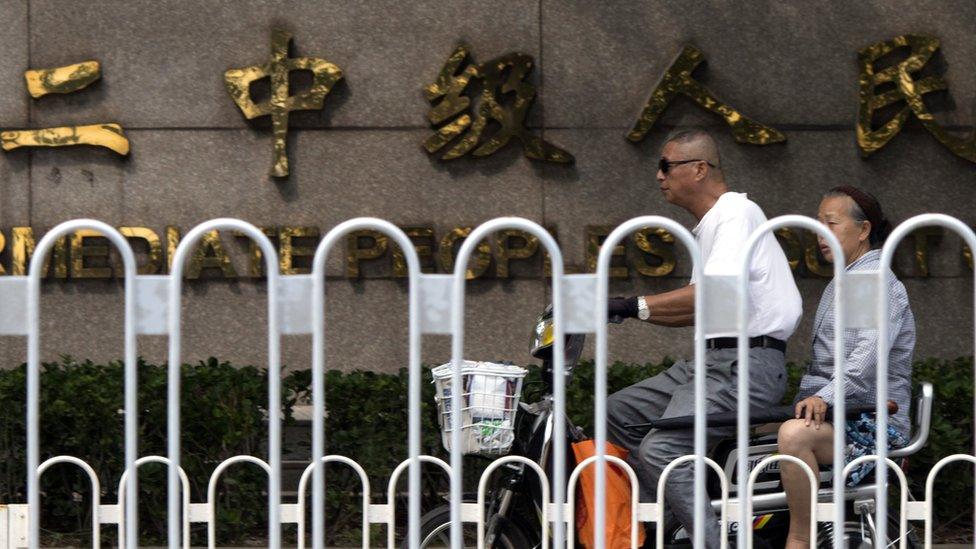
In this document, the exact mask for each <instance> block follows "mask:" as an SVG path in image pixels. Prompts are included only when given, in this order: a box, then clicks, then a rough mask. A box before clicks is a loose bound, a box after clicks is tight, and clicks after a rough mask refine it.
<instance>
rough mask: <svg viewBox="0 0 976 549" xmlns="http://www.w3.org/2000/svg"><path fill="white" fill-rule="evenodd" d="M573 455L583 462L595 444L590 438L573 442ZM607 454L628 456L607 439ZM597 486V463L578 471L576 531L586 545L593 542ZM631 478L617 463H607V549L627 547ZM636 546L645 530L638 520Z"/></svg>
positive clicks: (640, 543)
mask: <svg viewBox="0 0 976 549" xmlns="http://www.w3.org/2000/svg"><path fill="white" fill-rule="evenodd" d="M573 454H575V455H576V463H577V464H579V463H582V462H583V460H585V459H586V458H588V457H592V456H595V455H596V444H594V442H593V439H587V440H582V441H580V442H574V443H573ZM606 455H608V456H615V457H618V458H620V459H627V455H628V452H627V450H624V449H623V448H621V447H619V446H617V445H615V444H612V443H610V442H607V450H606ZM595 487H596V465H595V464H591V465H590V466H589V467H587V468H586V469H583V471H582V472H581V473H580V476H579V485H578V486H577V487H576V497H577V499H576V530H577V532H578V533H579V542H580V543H582V544H583V545H584V546H586V547H593V546H594V545H595V543H594V538H593V527H594V525H595V523H596V520H595V517H596V500H595V499H594V498H593V490H594V488H595ZM630 499H631V491H630V477H628V476H627V473H625V472H624V471H623V470H621V469H620V468H619V467H618V466H617V465H616V464H613V463H607V493H606V501H607V506H606V509H607V518H606V521H605V523H604V524H605V525H606V530H607V534H606V535H607V537H606V539H607V543H606V548H607V549H629V548H630V518H631V508H630ZM637 529H638V532H637V546H638V547H640V546H641V545H642V544H643V543H644V529H643V528H641V526H640V523H637Z"/></svg>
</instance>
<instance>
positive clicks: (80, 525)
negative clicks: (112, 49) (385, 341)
mask: <svg viewBox="0 0 976 549" xmlns="http://www.w3.org/2000/svg"><path fill="white" fill-rule="evenodd" d="M670 364H671V361H670V360H665V361H664V362H663V363H661V364H646V365H635V364H623V363H617V364H615V365H614V366H613V367H611V368H610V369H609V372H608V380H607V381H608V387H609V389H610V391H614V390H617V389H620V388H623V387H625V386H627V385H629V384H631V383H634V382H636V381H639V380H641V379H644V378H646V377H649V376H651V375H654V374H655V373H658V372H660V371H662V370H663V369H664V368H666V367H667V366H669V365H670ZM182 372H183V373H182V400H181V409H182V412H181V413H182V431H183V438H182V445H183V454H182V464H183V467H184V468H185V469H186V472H187V474H188V476H189V479H190V484H191V494H192V500H193V501H202V500H204V499H205V496H206V488H207V481H208V480H209V478H210V474H211V472H212V471H213V468H214V467H215V466H216V465H217V464H218V463H219V462H220V461H222V460H224V459H226V458H228V457H230V456H233V455H238V454H251V455H256V456H259V457H264V456H265V455H266V449H265V441H266V438H267V431H266V425H265V423H264V417H265V415H266V410H265V407H266V404H267V372H266V371H265V370H261V369H258V368H255V367H252V366H244V367H235V366H231V365H230V364H228V363H226V362H220V361H218V360H217V359H213V358H211V359H210V360H208V361H205V362H200V363H197V364H192V365H190V364H185V365H183V369H182ZM801 374H802V368H800V367H797V366H796V365H790V381H791V390H790V392H789V393H788V395H787V397H786V400H789V399H791V398H792V395H793V393H794V392H795V388H796V385H797V383H798V380H799V376H800V375H801ZM428 375H429V374H428ZM915 379H916V382H921V381H931V382H933V384H934V385H935V410H934V414H933V425H932V436H931V438H930V440H929V443H928V445H927V446H926V448H925V449H924V450H923V451H922V452H920V453H919V454H917V455H916V456H913V457H912V460H911V461H912V462H911V464H910V467H909V478H910V481H911V484H912V492H913V493H915V494H918V495H921V494H923V493H924V482H925V477H924V475H925V474H926V473H927V472H928V471H929V470H930V469H931V467H932V465H933V464H934V463H935V462H936V461H937V460H938V459H939V458H941V457H944V456H947V455H950V454H953V453H972V449H973V423H972V421H971V420H970V417H971V413H972V409H973V404H972V402H973V400H972V399H973V359H972V358H971V357H970V358H960V359H956V360H948V361H947V360H926V361H921V362H917V363H916V364H915ZM425 381H426V380H425ZM407 383H408V376H407V373H406V371H405V370H401V371H400V372H399V373H397V374H378V373H373V372H348V373H341V372H327V374H326V382H325V384H326V406H327V409H328V417H327V419H326V446H327V448H326V451H327V453H329V454H340V455H345V456H348V457H350V458H352V459H354V460H356V461H357V462H359V463H360V464H361V465H362V466H363V467H364V468H365V469H366V471H367V472H368V473H369V474H370V481H371V483H372V491H373V492H374V494H376V495H378V497H380V498H382V499H385V495H383V494H385V488H386V484H387V480H388V476H389V473H390V471H391V470H392V469H393V468H394V467H395V466H396V465H397V464H398V463H400V461H401V460H402V459H403V458H404V456H406V454H407V447H406V418H407ZM310 384H311V375H310V372H309V371H308V370H301V371H295V372H292V373H289V374H288V375H286V376H285V377H284V378H283V384H282V402H283V404H284V418H285V422H286V425H287V424H288V422H291V421H292V413H291V412H292V407H293V406H294V404H295V403H296V402H300V401H305V400H308V399H309V397H310ZM122 385H123V383H122V365H121V363H119V362H112V363H109V364H93V363H92V362H88V361H86V362H78V361H74V360H72V359H70V358H65V359H63V360H62V361H61V362H59V363H53V364H45V365H43V369H42V374H41V398H42V402H43V405H42V407H41V451H42V454H43V455H42V459H46V458H47V457H50V455H53V454H52V453H51V452H52V451H54V450H56V452H57V453H58V454H69V455H74V456H77V457H80V458H82V459H84V460H85V461H87V462H88V463H90V464H91V465H92V466H93V467H94V468H95V470H96V471H97V472H98V474H99V475H100V480H101V484H102V498H103V501H107V502H114V501H116V484H117V482H118V478H119V475H120V473H121V471H122V468H123V439H122V415H121V413H120V412H121V408H122V395H123V387H122ZM25 386H26V384H25V369H24V367H23V366H21V367H19V368H15V369H11V370H2V371H0V402H4V403H5V405H4V406H3V407H0V468H2V470H0V501H3V502H22V501H24V500H25V489H24V478H25V473H24V470H25V469H24V463H25V456H24V442H25V437H26V435H25V429H24V410H25V405H24V396H25ZM540 388H541V381H540V379H539V371H538V369H537V368H532V369H531V370H530V374H529V376H528V377H527V378H526V386H525V399H526V400H527V401H532V399H533V398H534V395H537V394H538V392H539V390H540ZM165 394H166V367H165V365H156V364H149V363H146V362H144V361H140V364H139V408H140V441H139V442H140V448H139V452H140V455H149V454H159V455H165V453H166V452H165V432H166V419H165V417H166V403H165ZM592 394H593V364H592V363H591V362H590V363H583V364H581V365H579V366H578V367H577V369H576V371H575V372H574V376H573V379H572V381H571V383H570V384H569V385H568V387H567V402H568V405H569V414H570V417H571V418H572V420H573V421H574V422H575V423H577V424H579V425H581V426H583V427H584V428H585V429H586V430H587V432H592V413H593V407H592ZM422 402H423V415H422V417H423V427H422V428H423V441H422V444H423V448H422V450H423V452H424V453H427V454H432V455H438V456H441V457H446V456H445V454H444V451H443V449H442V448H441V443H440V433H439V430H438V428H437V423H436V410H435V407H434V404H433V387H432V385H431V384H430V383H427V382H425V383H423V396H422ZM286 450H297V451H299V452H300V453H301V452H303V455H307V452H308V450H307V448H286ZM470 464H471V465H470V466H467V467H466V471H467V474H466V475H465V476H466V479H467V484H468V486H469V487H473V486H475V483H474V482H475V479H476V478H477V476H478V474H479V473H480V470H481V468H482V467H483V465H484V462H483V461H479V460H472V461H471V462H470ZM954 468H956V471H958V473H964V474H953V471H952V470H951V469H950V471H947V472H946V473H947V474H945V475H943V476H942V477H941V480H940V481H939V484H938V488H939V489H938V491H937V492H936V500H937V501H936V505H935V509H936V513H937V515H938V517H939V520H942V521H950V520H953V519H958V518H959V517H960V516H962V517H963V518H962V520H963V521H965V520H968V517H969V516H970V515H966V514H965V513H966V512H967V511H970V512H971V502H972V498H971V497H970V496H969V494H971V493H972V483H973V479H972V474H971V472H970V470H969V469H968V468H966V469H965V470H964V466H954ZM405 477H406V475H404V478H403V479H402V481H403V482H405V481H406V478H405ZM266 484H267V483H266V479H265V477H264V474H263V473H262V472H260V471H258V470H256V468H254V467H248V466H241V467H237V468H234V469H232V470H230V471H228V473H227V474H226V476H225V477H224V481H223V482H222V483H221V490H220V493H219V497H220V504H219V507H218V509H219V516H218V525H219V531H218V536H219V540H220V543H222V544H228V543H231V544H232V543H245V542H247V541H248V540H252V539H258V538H261V537H262V536H263V534H264V532H265V528H266V526H265V518H264V517H265V512H266V497H267V493H266ZM328 484H329V490H328V496H327V497H328V500H327V524H328V525H329V526H328V530H329V532H328V536H327V537H328V539H327V543H328V544H330V545H335V544H348V543H350V542H351V543H353V544H356V543H357V541H356V540H358V536H359V529H358V525H359V524H360V516H359V515H358V512H350V509H357V508H358V504H357V503H356V499H355V498H356V497H357V496H358V494H357V493H358V491H359V481H358V477H356V476H355V475H353V474H352V473H351V472H350V471H349V470H348V469H346V468H341V467H335V468H334V469H333V468H330V469H329V472H328ZM164 486H165V469H164V467H162V466H157V465H153V466H149V465H147V466H146V467H144V468H143V469H141V470H140V492H141V496H140V497H141V506H142V511H141V516H140V519H141V528H140V529H141V531H142V536H143V540H145V541H146V542H147V543H148V542H154V541H158V540H159V537H160V534H161V533H162V532H164V531H165V518H164V513H163V509H164V508H165V489H164ZM445 487H446V483H445V479H444V477H443V476H442V475H439V474H437V472H436V471H433V470H427V471H425V477H424V497H425V500H426V503H427V504H432V503H433V502H434V501H436V500H438V499H439V498H440V497H442V494H443V492H444V490H445ZM41 488H42V490H43V495H44V504H43V512H44V518H43V527H44V529H45V531H46V532H47V533H46V534H45V535H46V536H50V535H52V534H51V533H52V532H60V533H62V534H65V533H67V534H69V535H68V539H70V538H71V536H74V537H76V538H77V537H78V536H84V535H85V532H86V531H87V530H86V529H87V528H88V526H87V525H88V524H90V522H89V520H90V504H88V502H89V501H90V499H89V498H90V494H89V489H88V485H87V480H86V479H85V478H84V477H82V476H81V475H80V474H78V473H77V470H76V468H72V467H71V466H61V467H55V468H53V469H51V470H50V471H49V472H47V473H45V475H44V479H43V482H42V486H41ZM285 488H286V489H293V488H292V487H290V486H286V487H285ZM79 501H81V502H84V503H78V502H79ZM960 502H963V503H960ZM967 506H968V507H967ZM400 508H401V509H404V506H402V505H401V506H400ZM286 534H289V535H293V531H291V530H289V529H286ZM203 535H204V531H203V530H202V529H200V528H196V527H195V529H194V533H193V537H194V543H195V544H196V543H202V542H203V541H204V539H205V538H204V537H203ZM113 536H114V531H106V532H105V537H106V539H111V538H112V537H113ZM45 539H50V538H49V537H46V538H45ZM80 539H82V540H83V539H84V538H83V537H81V538H80Z"/></svg>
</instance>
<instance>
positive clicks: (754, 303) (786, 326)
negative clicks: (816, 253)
mask: <svg viewBox="0 0 976 549" xmlns="http://www.w3.org/2000/svg"><path fill="white" fill-rule="evenodd" d="M657 181H658V183H659V185H660V188H661V192H662V193H663V194H664V198H665V199H666V200H667V201H668V202H670V203H671V204H674V205H676V206H679V207H681V208H683V209H685V210H687V211H688V212H689V213H690V214H691V215H693V216H695V219H696V220H698V225H697V226H696V227H695V229H694V231H693V232H694V234H695V239H696V241H697V242H698V245H699V247H700V248H701V259H702V265H703V267H704V273H705V274H706V275H738V274H739V264H740V261H741V257H742V254H743V253H745V245H746V242H747V241H748V239H749V235H750V234H752V232H753V231H755V230H756V228H757V227H759V225H761V224H762V223H763V222H765V221H766V216H765V215H764V214H763V212H762V210H761V209H760V208H759V206H757V205H756V204H755V203H754V202H752V201H751V200H749V199H748V198H747V197H746V195H745V194H742V193H735V192H731V191H729V189H728V186H727V184H726V182H725V176H724V174H723V172H722V163H721V159H720V157H719V152H718V147H717V146H716V144H715V141H714V139H712V137H711V136H710V135H708V134H707V133H706V132H704V131H701V130H684V131H678V132H676V133H674V134H672V135H671V136H669V137H668V139H667V142H666V143H665V145H664V148H663V149H662V151H661V160H660V163H659V164H658V171H657ZM695 283H696V280H695V279H694V278H692V280H691V283H690V284H689V285H688V286H686V287H683V288H680V289H677V290H673V291H670V292H664V293H660V294H656V295H646V296H636V297H632V298H613V299H611V300H610V303H609V313H610V316H611V318H613V317H618V318H637V319H640V320H642V321H644V322H649V323H651V324H657V325H660V326H669V327H672V326H691V325H693V324H694V323H695V321H696V319H695V314H694V312H695V291H694V284H695ZM801 312H802V311H801V301H800V293H799V291H798V290H797V288H796V284H795V283H794V281H793V274H792V273H791V272H790V267H789V264H788V263H787V260H786V256H785V254H784V253H783V250H782V248H781V247H780V245H779V243H778V242H777V241H776V238H775V236H773V235H772V234H767V235H766V236H765V237H764V238H763V239H762V240H761V241H760V242H759V244H758V245H757V246H756V248H755V250H754V252H753V255H752V260H751V263H750V267H749V325H748V331H749V338H750V340H749V347H750V349H749V361H750V387H751V394H750V395H749V400H750V402H751V404H752V406H754V407H768V406H772V405H775V404H778V403H779V402H780V400H781V399H782V397H783V393H784V391H785V389H786V364H785V354H784V353H785V351H786V340H787V339H788V338H789V337H790V336H791V335H792V334H793V331H794V330H795V329H796V326H797V323H798V321H799V318H800V314H801ZM730 313H732V312H731V311H730ZM698 320H700V319H698ZM736 336H737V334H736V333H734V332H727V333H725V332H723V333H706V334H705V338H706V342H705V346H706V352H705V364H706V375H707V378H708V379H707V389H706V398H707V403H706V406H707V410H708V412H709V413H714V412H726V411H731V410H735V409H736V399H737V398H738V394H737V391H736V387H737V385H736V384H737V380H736V374H737V368H736V356H737V349H736V346H737V339H736ZM694 368H695V363H694V361H693V360H682V361H679V362H676V363H675V364H674V365H673V366H672V367H671V368H669V369H668V370H667V371H665V372H663V373H661V374H659V375H656V376H654V377H652V378H650V379H646V380H644V381H642V382H640V383H636V384H634V385H631V386H630V387H627V388H626V389H623V390H621V391H618V392H616V393H614V394H613V395H611V396H610V397H609V399H608V402H607V418H608V431H609V435H610V441H611V442H613V443H614V444H617V445H618V446H621V447H623V448H626V449H627V450H628V451H629V452H630V457H629V460H630V463H631V465H633V466H634V468H635V470H636V471H637V474H638V477H639V478H640V481H641V500H642V501H651V500H654V499H655V495H656V490H657V481H658V478H659V477H660V475H661V471H662V470H663V469H664V467H665V466H667V465H668V463H670V462H671V461H672V460H674V459H675V458H678V457H680V456H683V455H687V454H691V453H693V452H694V436H693V433H692V432H691V431H690V430H668V431H662V430H651V431H650V432H649V433H642V432H639V431H637V432H635V431H634V430H631V429H628V428H627V426H628V425H631V424H636V423H646V422H648V421H651V420H654V419H658V418H668V417H677V416H687V415H692V414H694V410H695V395H694ZM732 432H734V430H732V429H729V428H724V429H709V430H708V436H709V438H710V440H711V439H714V438H716V437H719V436H728V435H729V434H731V433H732ZM666 497H667V502H668V505H667V506H668V508H669V509H670V510H671V512H673V513H674V516H675V518H677V519H678V520H679V521H680V522H681V524H683V525H684V526H685V528H687V529H688V530H689V532H693V528H694V527H695V525H694V524H693V519H694V480H693V472H692V466H691V464H687V466H682V467H679V468H677V469H675V470H674V472H673V473H672V474H671V475H669V480H668V483H667V492H666ZM704 527H705V536H706V540H707V544H708V547H716V548H717V547H719V541H720V536H719V525H718V519H717V517H716V516H715V513H714V512H713V511H712V510H711V507H710V506H709V507H708V509H707V510H706V524H705V525H704Z"/></svg>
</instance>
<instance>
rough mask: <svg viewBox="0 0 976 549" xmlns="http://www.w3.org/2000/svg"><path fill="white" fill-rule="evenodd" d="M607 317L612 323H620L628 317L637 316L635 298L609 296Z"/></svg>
mask: <svg viewBox="0 0 976 549" xmlns="http://www.w3.org/2000/svg"><path fill="white" fill-rule="evenodd" d="M607 317H608V318H609V320H610V322H612V323H614V324H620V323H621V322H623V321H624V320H626V319H628V318H637V298H636V297H611V298H610V302H609V304H608V305H607Z"/></svg>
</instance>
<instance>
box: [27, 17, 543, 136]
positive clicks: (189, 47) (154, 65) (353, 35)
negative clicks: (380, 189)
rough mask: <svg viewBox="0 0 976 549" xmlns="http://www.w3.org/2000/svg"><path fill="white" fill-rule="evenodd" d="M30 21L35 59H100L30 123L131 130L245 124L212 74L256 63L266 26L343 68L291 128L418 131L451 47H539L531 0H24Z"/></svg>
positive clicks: (490, 51) (266, 51)
mask: <svg viewBox="0 0 976 549" xmlns="http://www.w3.org/2000/svg"><path fill="white" fill-rule="evenodd" d="M31 24H32V37H33V40H32V59H31V61H32V63H34V64H35V65H38V66H54V65H62V64H67V63H73V62H76V61H78V60H80V59H88V58H94V59H100V60H102V62H103V75H104V77H103V79H102V82H101V83H99V84H98V86H97V89H93V90H89V91H86V92H83V93H79V94H75V95H72V96H65V97H62V98H56V99H52V101H50V102H49V103H50V104H49V105H45V108H44V109H39V110H38V113H37V119H38V120H39V121H42V122H44V123H51V122H53V121H55V120H62V121H63V120H69V121H72V122H75V121H84V120H96V121H97V120H102V119H118V120H119V121H120V122H122V124H123V125H126V126H132V127H139V128H157V127H184V128H185V127H192V128H212V127H232V128H240V127H246V126H247V123H246V121H245V120H244V117H243V116H242V115H241V113H240V112H239V111H238V109H237V107H236V106H235V104H234V102H233V101H232V100H231V98H230V97H229V96H228V95H227V92H226V91H225V89H224V83H223V82H224V81H223V74H224V71H226V70H227V69H229V68H239V67H245V66H252V65H262V64H264V63H265V62H267V60H268V59H269V55H270V48H271V29H272V28H273V27H276V26H281V27H282V28H286V29H289V30H290V31H291V32H292V34H293V36H294V43H293V47H294V49H295V54H296V55H299V56H310V57H320V58H324V59H326V60H328V61H330V62H332V63H334V64H336V65H338V66H339V67H340V68H341V69H342V70H343V72H344V74H345V82H344V83H342V84H340V85H339V86H338V87H337V88H336V89H335V90H334V91H333V93H331V94H330V95H329V96H328V98H327V99H326V107H325V110H324V112H321V113H310V115H308V116H302V115H295V116H294V117H293V125H295V126H299V125H306V126H330V127H334V126H344V127H376V126H381V127H391V126H392V127H399V126H411V127H425V126H426V115H425V113H426V111H427V103H426V101H425V100H424V97H423V93H422V90H423V87H424V86H425V85H427V84H429V83H432V82H434V80H435V79H436V77H437V74H438V73H439V72H440V69H441V67H442V66H443V65H444V63H445V62H446V61H447V59H448V57H449V56H450V54H451V53H452V51H453V50H454V47H455V46H456V45H457V44H458V43H459V42H461V41H467V42H469V43H470V45H471V47H472V48H473V55H474V58H475V60H476V61H479V62H480V61H487V60H489V59H491V58H493V57H496V56H499V55H502V54H505V53H508V52H511V51H522V52H524V53H528V54H530V55H533V56H538V48H539V6H538V3H537V2H534V1H529V0H505V1H503V2H489V3H486V2H473V1H466V2H450V3H444V2H430V1H425V2H410V3H403V2H396V1H395V0H383V1H379V2H349V3H347V2H321V1H312V0H305V1H300V2H271V1H255V0H248V1H246V2H218V3H216V4H215V3H208V2H178V1H164V2H127V3H122V4H120V3H117V2H111V1H96V2H91V3H87V2H86V3H84V4H77V3H71V2H61V1H58V0H54V1H44V0H35V1H34V2H32V4H31ZM82 29H83V32H82ZM52 36H57V37H58V38H57V39H56V40H54V39H51V38H50V37H52Z"/></svg>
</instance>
